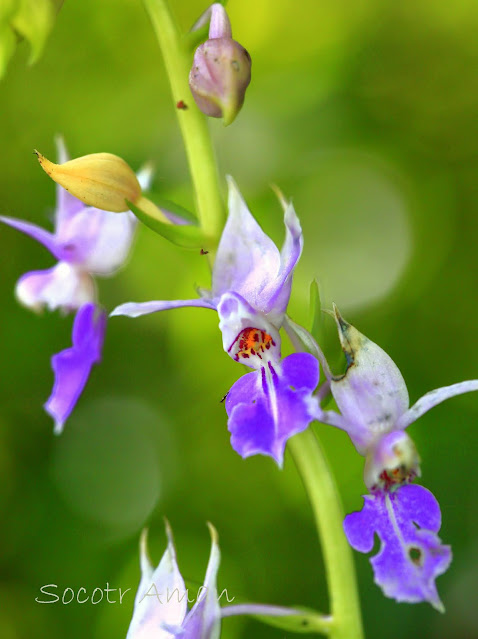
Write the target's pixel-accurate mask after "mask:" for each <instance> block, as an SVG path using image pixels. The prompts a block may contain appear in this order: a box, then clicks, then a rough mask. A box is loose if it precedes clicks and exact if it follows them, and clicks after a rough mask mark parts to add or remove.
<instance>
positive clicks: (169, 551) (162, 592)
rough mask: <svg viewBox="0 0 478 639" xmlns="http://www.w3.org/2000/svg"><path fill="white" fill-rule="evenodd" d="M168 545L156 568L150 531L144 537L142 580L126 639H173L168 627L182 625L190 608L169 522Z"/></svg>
mask: <svg viewBox="0 0 478 639" xmlns="http://www.w3.org/2000/svg"><path fill="white" fill-rule="evenodd" d="M166 532H167V535H168V547H167V548H166V551H165V553H164V555H163V557H162V558H161V561H160V562H159V565H158V567H157V568H156V570H154V571H153V567H152V566H151V562H150V560H149V557H148V553H147V541H146V532H145V531H144V532H143V534H142V536H141V551H140V562H141V581H140V584H139V587H138V592H137V593H136V598H135V601H134V610H133V617H132V619H131V623H130V626H129V629H128V634H127V635H126V639H171V637H172V636H173V635H172V634H171V632H170V631H169V630H167V629H166V628H168V627H170V626H171V627H178V628H179V627H180V626H181V624H182V623H183V621H184V617H185V616H186V610H187V599H188V597H187V590H186V586H185V583H184V580H183V578H182V576H181V573H180V572H179V568H178V564H177V561H176V551H175V548H174V542H173V538H172V533H171V530H170V528H169V526H168V525H166Z"/></svg>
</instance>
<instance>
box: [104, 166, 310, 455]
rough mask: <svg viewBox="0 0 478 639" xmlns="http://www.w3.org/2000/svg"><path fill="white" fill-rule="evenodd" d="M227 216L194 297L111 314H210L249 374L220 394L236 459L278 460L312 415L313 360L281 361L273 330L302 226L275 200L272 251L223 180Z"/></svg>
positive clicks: (287, 294) (286, 298)
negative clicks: (279, 212) (278, 230)
mask: <svg viewBox="0 0 478 639" xmlns="http://www.w3.org/2000/svg"><path fill="white" fill-rule="evenodd" d="M228 182H229V202H228V204H229V216H228V220H227V223H226V226H225V228H224V231H223V233H222V236H221V240H220V242H219V247H218V250H217V256H216V260H215V263H214V268H213V273H212V290H211V291H210V292H204V291H201V298H200V299H193V300H175V301H167V302H165V301H155V302H145V303H141V304H137V303H127V304H122V305H121V306H119V307H118V308H116V309H115V310H114V311H113V312H112V313H111V315H126V316H128V317H139V316H140V315H145V314H147V313H154V312H156V311H163V310H168V309H172V308H179V307H183V306H198V307H202V308H209V309H212V310H215V311H217V313H218V315H219V328H220V330H221V332H222V340H223V347H224V350H225V351H226V353H227V354H228V355H229V356H230V357H232V358H233V359H234V360H235V361H237V362H240V363H242V364H245V365H246V366H248V367H249V368H252V369H254V372H252V373H248V374H247V375H245V376H244V377H242V378H241V379H239V380H238V381H237V382H236V383H235V384H234V385H233V387H232V388H231V390H230V392H229V393H228V395H227V399H226V411H227V414H228V428H229V431H230V432H231V444H232V447H233V448H234V450H235V451H236V452H238V453H239V454H240V455H241V456H242V457H248V456H250V455H255V454H262V455H269V456H271V457H273V459H275V461H276V462H277V463H278V464H279V466H280V465H282V460H283V455H284V449H285V445H286V442H287V439H288V438H289V437H291V436H292V435H294V434H295V433H298V432H300V431H302V430H304V429H305V428H307V426H308V425H309V423H310V422H311V421H312V420H313V419H315V413H316V408H317V403H316V402H315V401H314V400H313V398H312V393H313V391H314V389H315V388H316V386H317V383H318V380H319V366H318V362H317V360H316V359H315V358H314V357H313V356H312V355H310V354H309V353H295V354H293V355H289V356H288V357H286V358H285V359H284V360H281V340H280V335H279V330H280V328H281V326H282V323H283V321H284V317H285V312H286V308H287V304H288V302H289V297H290V292H291V286H292V275H293V271H294V267H295V265H296V264H297V261H298V260H299V257H300V254H301V251H302V244H303V239H302V229H301V227H300V224H299V220H298V218H297V215H296V213H295V211H294V208H293V206H292V204H290V203H285V202H282V205H283V208H284V223H285V227H286V238H285V242H284V245H283V247H282V251H280V252H279V250H278V249H277V247H276V246H275V244H274V243H273V242H272V240H271V239H270V238H269V237H268V236H267V235H266V234H265V233H264V231H263V230H262V229H261V228H260V226H259V225H258V223H257V222H256V221H255V219H254V218H253V216H252V215H251V213H250V211H249V209H248V208H247V205H246V203H245V202H244V200H243V199H242V196H241V194H240V193H239V191H238V189H237V186H236V185H235V183H234V181H233V180H232V179H231V178H229V181H228Z"/></svg>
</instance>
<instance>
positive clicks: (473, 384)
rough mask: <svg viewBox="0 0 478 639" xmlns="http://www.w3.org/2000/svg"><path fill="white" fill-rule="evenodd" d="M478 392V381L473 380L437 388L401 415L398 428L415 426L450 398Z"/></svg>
mask: <svg viewBox="0 0 478 639" xmlns="http://www.w3.org/2000/svg"><path fill="white" fill-rule="evenodd" d="M477 390H478V380H477V379H472V380H470V381H467V382H459V383H458V384H452V385H451V386H443V388H437V389H435V390H432V391H430V392H429V393H427V394H426V395H424V396H423V397H421V398H420V399H419V400H418V401H417V402H416V403H415V404H414V405H413V406H412V407H411V408H409V409H408V410H407V412H406V413H404V414H403V415H401V417H400V418H399V419H398V421H397V428H401V429H403V428H407V426H410V424H413V422H415V421H416V420H417V419H418V418H419V417H421V416H422V415H423V414H424V413H426V412H427V411H429V410H430V408H433V407H434V406H436V405H437V404H440V403H441V402H444V401H445V400H446V399H450V397H455V396H456V395H462V394H463V393H470V392H471V391H477Z"/></svg>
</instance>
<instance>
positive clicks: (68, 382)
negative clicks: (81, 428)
mask: <svg viewBox="0 0 478 639" xmlns="http://www.w3.org/2000/svg"><path fill="white" fill-rule="evenodd" d="M105 329H106V313H105V312H104V311H100V310H99V309H98V308H97V307H96V306H95V305H94V304H85V305H84V306H82V307H81V308H80V309H79V311H78V312H77V314H76V317H75V321H74V323H73V335H72V342H73V345H72V346H71V347H70V348H67V349H65V350H63V351H61V352H60V353H57V354H56V355H53V357H52V359H51V363H52V368H53V372H54V374H55V382H54V385H53V390H52V393H51V395H50V397H49V398H48V400H47V401H46V403H45V406H44V408H45V410H46V412H47V413H48V414H49V415H51V416H52V417H53V419H54V420H55V433H57V434H59V433H61V432H62V430H63V426H64V424H65V421H66V420H67V419H68V417H69V416H70V414H71V412H72V410H73V408H74V407H75V405H76V402H77V401H78V398H79V397H80V395H81V393H82V391H83V389H84V387H85V385H86V382H87V381H88V377H89V375H90V372H91V368H92V366H93V364H97V363H99V362H100V360H101V351H102V348H103V341H104V334H105Z"/></svg>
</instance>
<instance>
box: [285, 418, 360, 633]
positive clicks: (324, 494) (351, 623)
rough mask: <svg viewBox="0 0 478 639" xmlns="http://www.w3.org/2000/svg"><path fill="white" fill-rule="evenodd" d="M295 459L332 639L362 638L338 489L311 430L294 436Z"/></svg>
mask: <svg viewBox="0 0 478 639" xmlns="http://www.w3.org/2000/svg"><path fill="white" fill-rule="evenodd" d="M289 450H290V452H291V454H292V457H293V458H294V462H295V464H296V466H297V469H298V471H299V474H300V476H301V477H302V481H303V483H304V486H305V489H306V491H307V494H308V496H309V500H310V503H311V506H312V510H313V513H314V518H315V523H316V526H317V531H318V533H319V537H320V540H321V545H322V552H323V555H324V563H325V571H326V574H327V581H328V586H329V593H330V607H331V613H332V623H331V627H330V631H329V637H330V638H331V639H362V638H363V630H362V621H361V614H360V605H359V598H358V592H357V584H356V577H355V568H354V563H353V557H352V551H351V549H350V546H349V544H348V542H347V539H346V537H345V534H344V531H343V527H342V522H343V518H344V515H343V512H342V510H343V509H342V505H341V502H340V496H339V493H338V490H337V486H336V484H335V481H334V479H333V476H332V473H331V471H330V468H329V465H328V463H327V460H326V458H325V455H324V453H323V451H322V448H321V447H320V444H319V441H318V439H317V437H316V436H315V434H314V432H313V430H312V428H308V429H307V430H306V431H304V432H303V433H300V434H299V435H296V436H295V437H292V439H291V440H290V441H289Z"/></svg>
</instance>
